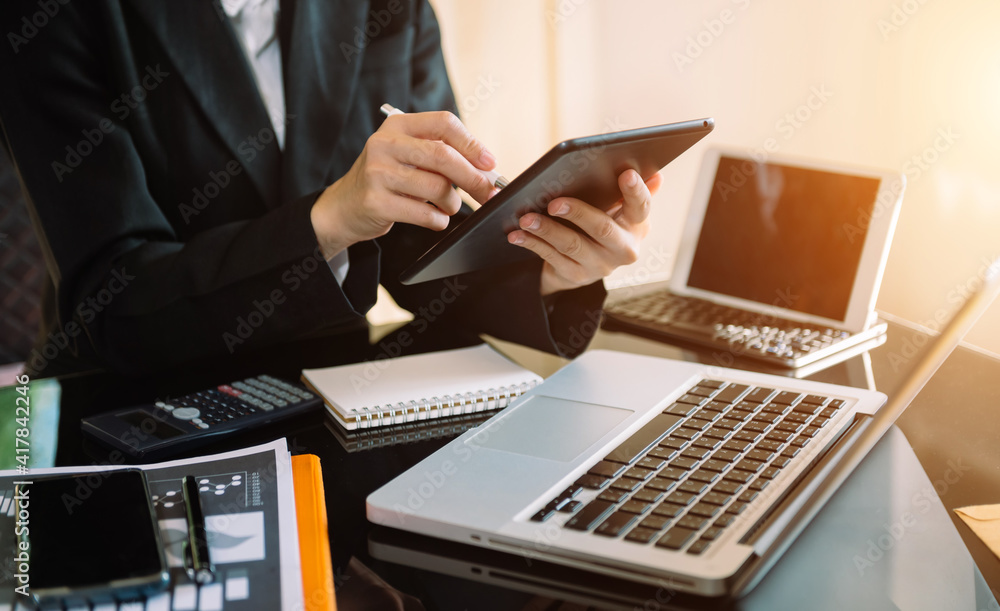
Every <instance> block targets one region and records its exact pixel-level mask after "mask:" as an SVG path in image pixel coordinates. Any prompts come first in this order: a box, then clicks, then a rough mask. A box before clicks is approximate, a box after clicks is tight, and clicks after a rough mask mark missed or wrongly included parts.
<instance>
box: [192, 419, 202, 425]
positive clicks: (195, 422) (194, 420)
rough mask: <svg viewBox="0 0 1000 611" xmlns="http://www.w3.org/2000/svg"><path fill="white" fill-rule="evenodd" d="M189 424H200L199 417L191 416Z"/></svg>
mask: <svg viewBox="0 0 1000 611" xmlns="http://www.w3.org/2000/svg"><path fill="white" fill-rule="evenodd" d="M191 424H201V418H192V419H191Z"/></svg>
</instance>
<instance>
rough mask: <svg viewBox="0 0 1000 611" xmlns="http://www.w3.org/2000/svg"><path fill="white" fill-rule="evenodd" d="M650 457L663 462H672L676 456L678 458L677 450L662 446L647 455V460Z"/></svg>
mask: <svg viewBox="0 0 1000 611" xmlns="http://www.w3.org/2000/svg"><path fill="white" fill-rule="evenodd" d="M650 456H652V457H654V458H659V459H662V460H670V459H671V458H673V457H674V456H677V450H675V449H673V448H668V447H666V446H662V445H660V446H656V447H655V448H653V449H652V450H650V451H649V452H648V453H647V454H646V457H647V458H648V457H650Z"/></svg>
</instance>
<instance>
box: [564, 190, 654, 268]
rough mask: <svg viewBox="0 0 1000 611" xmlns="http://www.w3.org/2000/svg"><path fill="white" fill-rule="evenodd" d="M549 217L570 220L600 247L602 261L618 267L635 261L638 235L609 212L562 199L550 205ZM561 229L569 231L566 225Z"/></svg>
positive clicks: (580, 202)
mask: <svg viewBox="0 0 1000 611" xmlns="http://www.w3.org/2000/svg"><path fill="white" fill-rule="evenodd" d="M549 214H551V215H552V216H555V217H561V218H564V219H566V220H568V221H570V222H571V223H573V225H575V226H576V227H577V228H579V230H580V231H581V232H583V233H584V234H585V235H586V236H588V237H589V238H590V241H592V242H593V243H595V244H596V245H599V246H600V247H601V250H602V253H601V258H602V259H603V260H606V261H609V262H610V263H614V264H617V265H623V264H626V263H631V262H632V261H631V258H632V257H631V253H632V252H633V251H634V250H635V236H633V235H632V234H631V233H630V232H629V230H628V228H626V227H623V226H622V225H621V224H620V223H619V222H618V221H617V220H616V219H615V218H614V217H612V216H609V215H608V214H607V213H606V212H604V211H602V210H600V209H599V208H595V207H593V206H591V205H589V204H588V203H586V202H583V201H580V200H578V199H575V198H572V197H559V198H556V199H554V200H552V201H551V202H549ZM556 224H558V223H556ZM560 227H563V228H566V227H565V226H563V225H560ZM574 233H575V232H574ZM545 239H549V238H548V237H546V238H545Z"/></svg>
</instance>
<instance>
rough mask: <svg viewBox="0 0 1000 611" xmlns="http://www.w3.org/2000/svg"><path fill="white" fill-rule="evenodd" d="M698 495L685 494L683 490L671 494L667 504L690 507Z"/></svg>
mask: <svg viewBox="0 0 1000 611" xmlns="http://www.w3.org/2000/svg"><path fill="white" fill-rule="evenodd" d="M697 496H698V495H697V494H691V493H690V492H684V491H683V490H676V491H674V492H672V493H670V496H668V497H667V499H666V501H665V502H670V503H674V504H675V505H682V506H683V505H690V504H691V501H693V500H694V499H695V497H697Z"/></svg>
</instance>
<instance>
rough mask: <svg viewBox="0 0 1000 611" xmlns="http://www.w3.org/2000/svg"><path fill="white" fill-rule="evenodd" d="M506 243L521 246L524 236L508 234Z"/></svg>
mask: <svg viewBox="0 0 1000 611" xmlns="http://www.w3.org/2000/svg"><path fill="white" fill-rule="evenodd" d="M507 241H508V242H510V243H511V244H522V243H524V236H522V235H521V234H519V233H513V232H512V233H508V234H507Z"/></svg>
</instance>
